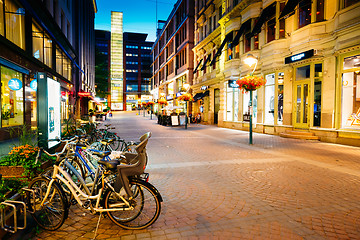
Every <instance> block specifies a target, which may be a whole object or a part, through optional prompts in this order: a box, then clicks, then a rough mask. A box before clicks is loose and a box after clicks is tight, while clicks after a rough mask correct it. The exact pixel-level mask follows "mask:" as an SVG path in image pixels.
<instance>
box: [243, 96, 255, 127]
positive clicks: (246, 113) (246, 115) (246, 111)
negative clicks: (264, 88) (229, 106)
mask: <svg viewBox="0 0 360 240" xmlns="http://www.w3.org/2000/svg"><path fill="white" fill-rule="evenodd" d="M252 107H253V115H252V119H253V123H256V122H257V91H253V100H252ZM243 121H245V122H248V121H250V92H245V93H244V94H243Z"/></svg>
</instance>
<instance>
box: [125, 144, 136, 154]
mask: <svg viewBox="0 0 360 240" xmlns="http://www.w3.org/2000/svg"><path fill="white" fill-rule="evenodd" d="M136 147H137V145H136V144H135V143H133V142H130V143H127V144H126V147H125V148H124V150H123V151H124V152H129V153H136V150H135V149H136Z"/></svg>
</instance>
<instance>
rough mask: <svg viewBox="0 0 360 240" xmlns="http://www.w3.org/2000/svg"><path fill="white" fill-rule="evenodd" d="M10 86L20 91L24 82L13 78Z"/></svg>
mask: <svg viewBox="0 0 360 240" xmlns="http://www.w3.org/2000/svg"><path fill="white" fill-rule="evenodd" d="M8 86H9V88H10V89H11V90H14V91H18V90H20V89H21V88H22V82H21V81H20V80H19V79H17V78H12V79H10V80H9V82H8Z"/></svg>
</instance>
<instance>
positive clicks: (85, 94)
mask: <svg viewBox="0 0 360 240" xmlns="http://www.w3.org/2000/svg"><path fill="white" fill-rule="evenodd" d="M78 95H79V97H90V93H89V92H79V93H78Z"/></svg>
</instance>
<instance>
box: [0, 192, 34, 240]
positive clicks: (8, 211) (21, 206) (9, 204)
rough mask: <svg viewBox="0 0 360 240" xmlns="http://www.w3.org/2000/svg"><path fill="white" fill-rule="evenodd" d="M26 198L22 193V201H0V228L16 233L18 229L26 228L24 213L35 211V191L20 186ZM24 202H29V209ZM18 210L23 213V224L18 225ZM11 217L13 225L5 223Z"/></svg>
mask: <svg viewBox="0 0 360 240" xmlns="http://www.w3.org/2000/svg"><path fill="white" fill-rule="evenodd" d="M22 190H23V191H24V192H25V195H26V197H27V198H28V199H25V197H24V195H22V200H23V201H14V200H5V201H4V202H1V203H0V218H1V219H0V226H1V229H3V230H4V231H7V232H10V233H16V232H17V231H18V230H21V229H25V228H26V213H27V212H29V213H35V210H36V208H35V191H34V190H33V189H29V188H22ZM25 202H29V203H30V204H31V210H30V209H29V208H27V206H26V204H25ZM18 212H19V213H23V214H24V220H23V226H19V224H18V221H20V219H18ZM12 217H13V226H11V225H7V224H6V222H7V221H9V219H11V218H12Z"/></svg>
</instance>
